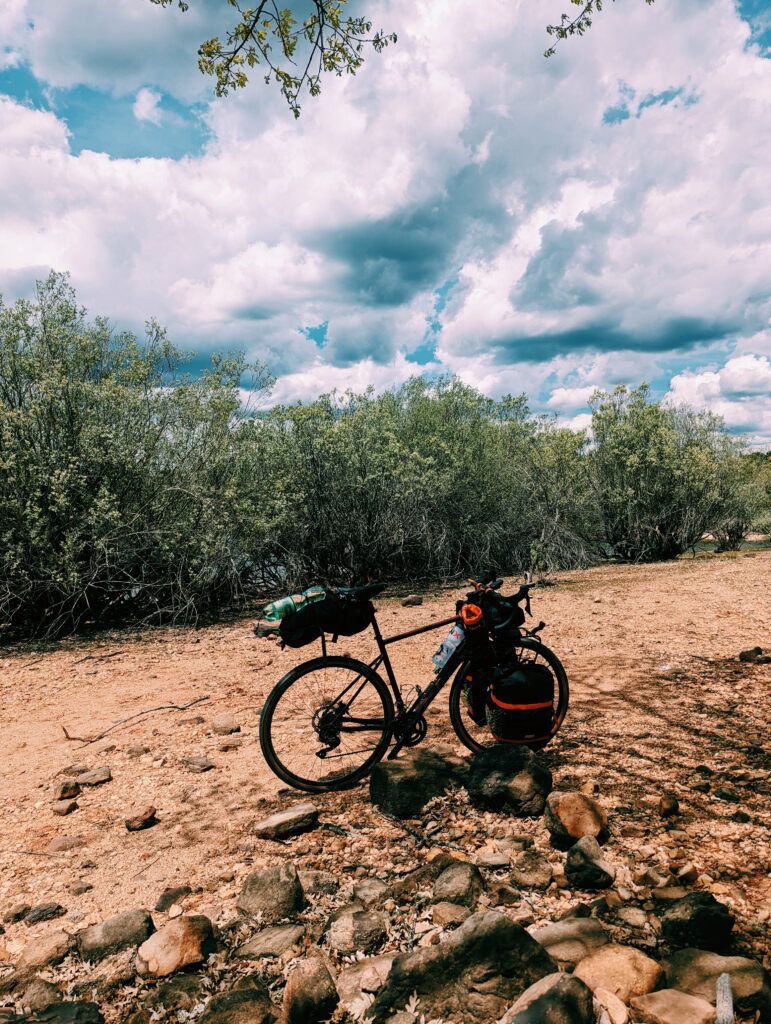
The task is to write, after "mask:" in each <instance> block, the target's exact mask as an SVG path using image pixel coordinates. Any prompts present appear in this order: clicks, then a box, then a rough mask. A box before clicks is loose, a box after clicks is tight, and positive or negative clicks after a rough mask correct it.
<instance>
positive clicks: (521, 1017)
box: [499, 974, 595, 1024]
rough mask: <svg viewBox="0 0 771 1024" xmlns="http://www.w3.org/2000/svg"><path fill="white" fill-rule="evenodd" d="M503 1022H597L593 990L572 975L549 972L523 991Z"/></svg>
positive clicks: (591, 1023)
mask: <svg viewBox="0 0 771 1024" xmlns="http://www.w3.org/2000/svg"><path fill="white" fill-rule="evenodd" d="M499 1024H595V1015H594V999H593V997H592V992H591V989H589V988H588V987H587V986H586V985H585V984H584V983H583V982H582V981H579V980H578V978H572V977H571V976H570V975H568V974H547V976H546V977H545V978H541V980H540V981H537V982H536V983H535V984H534V985H531V986H530V988H529V989H527V990H526V991H525V992H523V993H522V995H521V996H520V997H519V999H518V1000H517V1001H516V1003H514V1005H513V1006H512V1007H511V1009H509V1010H507V1011H506V1013H504V1015H503V1017H501V1019H500V1022H499Z"/></svg>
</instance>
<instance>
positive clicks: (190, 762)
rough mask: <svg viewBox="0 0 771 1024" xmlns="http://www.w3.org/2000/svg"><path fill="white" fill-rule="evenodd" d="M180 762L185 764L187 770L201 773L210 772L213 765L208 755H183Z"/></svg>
mask: <svg viewBox="0 0 771 1024" xmlns="http://www.w3.org/2000/svg"><path fill="white" fill-rule="evenodd" d="M182 763H183V764H184V765H185V766H186V768H187V770H188V771H191V772H195V773H196V774H199V775H200V774H202V773H203V772H210V771H211V770H212V768H214V767H215V764H214V762H213V761H210V760H209V758H208V757H203V756H196V757H183V758H182Z"/></svg>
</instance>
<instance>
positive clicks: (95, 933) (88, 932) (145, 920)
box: [77, 910, 155, 960]
mask: <svg viewBox="0 0 771 1024" xmlns="http://www.w3.org/2000/svg"><path fill="white" fill-rule="evenodd" d="M154 931H155V925H154V924H153V919H152V917H151V916H150V914H149V912H148V911H147V910H127V911H125V912H124V913H122V914H116V915H115V916H114V917H108V918H107V920H106V921H103V922H102V923H101V924H95V925H92V926H91V927H90V928H86V929H84V930H83V931H82V932H79V933H78V936H77V940H78V949H79V951H80V955H81V957H82V958H83V959H84V960H101V959H102V958H103V957H106V956H109V955H110V954H111V953H117V952H118V951H119V950H121V949H128V948H129V947H130V946H140V945H141V944H142V943H143V942H145V941H146V940H147V939H149V938H150V936H151V935H152V934H153V932H154Z"/></svg>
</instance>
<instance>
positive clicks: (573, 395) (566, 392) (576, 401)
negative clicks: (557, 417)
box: [546, 385, 597, 412]
mask: <svg viewBox="0 0 771 1024" xmlns="http://www.w3.org/2000/svg"><path fill="white" fill-rule="evenodd" d="M596 390H597V388H596V387H594V385H590V386H589V387H580V388H555V389H554V391H552V393H551V398H550V399H549V401H548V402H547V403H546V405H547V408H549V409H557V410H559V411H561V412H569V411H572V410H573V409H580V408H581V407H582V406H584V405H588V403H589V399H590V398H591V397H592V395H593V394H594V392H595V391H596Z"/></svg>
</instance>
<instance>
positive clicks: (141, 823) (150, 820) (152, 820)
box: [123, 804, 158, 832]
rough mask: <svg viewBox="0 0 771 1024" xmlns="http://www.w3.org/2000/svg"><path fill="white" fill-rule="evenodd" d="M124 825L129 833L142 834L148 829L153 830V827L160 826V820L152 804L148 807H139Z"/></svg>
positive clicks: (132, 812) (125, 820) (126, 819)
mask: <svg viewBox="0 0 771 1024" xmlns="http://www.w3.org/2000/svg"><path fill="white" fill-rule="evenodd" d="M123 824H124V825H125V826H126V828H127V830H128V831H129V832H142V831H143V830H144V829H146V828H152V826H153V825H157V824H158V819H157V818H156V817H155V808H154V807H153V805H152V804H148V805H147V806H146V807H139V808H137V809H135V810H133V811H131V813H130V814H129V816H128V817H127V818H125V819H124V822H123Z"/></svg>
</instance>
